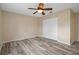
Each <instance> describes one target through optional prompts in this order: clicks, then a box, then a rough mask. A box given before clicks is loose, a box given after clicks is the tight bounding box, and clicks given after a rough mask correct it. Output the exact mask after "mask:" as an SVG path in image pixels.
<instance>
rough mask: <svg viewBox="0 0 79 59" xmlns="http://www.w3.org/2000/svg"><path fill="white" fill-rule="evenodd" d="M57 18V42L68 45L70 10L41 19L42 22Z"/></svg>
mask: <svg viewBox="0 0 79 59" xmlns="http://www.w3.org/2000/svg"><path fill="white" fill-rule="evenodd" d="M54 17H57V18H58V40H57V41H59V42H61V43H65V44H68V45H70V44H71V43H70V21H71V20H70V9H66V10H63V11H60V12H57V13H54V14H53V15H51V16H45V17H42V20H45V19H50V18H54Z"/></svg>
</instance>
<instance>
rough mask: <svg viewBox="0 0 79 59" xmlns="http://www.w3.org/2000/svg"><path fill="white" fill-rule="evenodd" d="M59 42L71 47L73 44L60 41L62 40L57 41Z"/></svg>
mask: <svg viewBox="0 0 79 59" xmlns="http://www.w3.org/2000/svg"><path fill="white" fill-rule="evenodd" d="M57 41H58V42H60V43H63V44H66V45H71V44H69V43H67V42H64V41H60V40H57Z"/></svg>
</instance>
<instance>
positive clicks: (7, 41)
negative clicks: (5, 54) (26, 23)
mask: <svg viewBox="0 0 79 59" xmlns="http://www.w3.org/2000/svg"><path fill="white" fill-rule="evenodd" d="M34 37H36V36H31V37H28V38H27V37H25V38H19V39H13V40H7V41H3V43H7V42H11V41H19V40H24V39H31V38H34Z"/></svg>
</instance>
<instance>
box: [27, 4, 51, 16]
mask: <svg viewBox="0 0 79 59" xmlns="http://www.w3.org/2000/svg"><path fill="white" fill-rule="evenodd" d="M28 9H31V10H36V11H35V12H34V13H33V14H36V13H37V12H38V13H42V15H45V12H44V11H50V10H52V8H45V6H44V3H39V4H38V7H37V8H28Z"/></svg>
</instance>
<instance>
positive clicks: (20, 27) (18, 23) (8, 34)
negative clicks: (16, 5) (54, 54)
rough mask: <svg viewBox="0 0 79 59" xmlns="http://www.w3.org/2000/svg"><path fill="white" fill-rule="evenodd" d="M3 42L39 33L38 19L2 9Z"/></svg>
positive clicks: (30, 36)
mask: <svg viewBox="0 0 79 59" xmlns="http://www.w3.org/2000/svg"><path fill="white" fill-rule="evenodd" d="M2 16H3V39H4V41H3V42H9V41H14V40H22V39H27V38H33V37H35V36H38V35H39V34H38V33H39V23H38V22H39V20H37V18H35V17H30V16H25V15H20V14H16V13H11V12H6V11H2Z"/></svg>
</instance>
